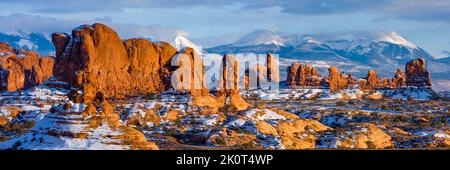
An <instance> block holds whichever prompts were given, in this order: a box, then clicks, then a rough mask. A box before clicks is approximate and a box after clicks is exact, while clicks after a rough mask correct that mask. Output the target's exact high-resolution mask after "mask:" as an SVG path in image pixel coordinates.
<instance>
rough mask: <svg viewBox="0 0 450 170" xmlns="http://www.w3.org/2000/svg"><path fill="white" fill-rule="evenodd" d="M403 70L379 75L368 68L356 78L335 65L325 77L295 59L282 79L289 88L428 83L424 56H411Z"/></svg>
mask: <svg viewBox="0 0 450 170" xmlns="http://www.w3.org/2000/svg"><path fill="white" fill-rule="evenodd" d="M405 70H406V73H405V72H403V71H402V70H401V69H400V68H398V69H397V72H396V73H395V76H394V77H393V78H380V77H378V75H377V73H376V72H375V70H369V71H368V73H367V76H366V77H365V78H362V79H359V80H356V79H354V78H353V77H352V75H351V74H349V75H347V74H346V73H345V72H342V73H340V72H339V70H338V68H337V67H336V66H331V67H330V68H329V69H328V72H329V75H328V77H324V78H323V77H321V76H320V74H317V70H316V69H315V68H312V67H311V66H310V65H308V64H305V65H303V64H302V63H300V62H295V63H293V64H292V65H291V66H289V67H288V68H287V73H288V74H287V77H286V83H287V85H288V86H289V87H291V88H299V87H312V88H317V87H320V86H325V87H328V88H329V89H330V91H332V92H336V91H339V90H342V89H345V88H348V87H350V86H353V85H359V87H360V88H361V89H365V90H371V89H397V88H402V87H407V86H415V87H425V88H429V87H431V78H430V71H429V70H428V69H427V68H426V67H425V59H424V58H419V59H414V60H411V61H410V62H408V63H406V65H405Z"/></svg>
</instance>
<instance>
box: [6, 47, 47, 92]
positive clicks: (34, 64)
mask: <svg viewBox="0 0 450 170" xmlns="http://www.w3.org/2000/svg"><path fill="white" fill-rule="evenodd" d="M0 63H1V64H0V84H1V85H0V91H17V90H21V89H24V88H30V87H33V86H35V85H37V84H40V83H43V82H44V81H46V80H48V79H49V78H50V77H51V76H52V74H53V65H54V58H53V57H39V55H38V54H37V53H34V52H31V51H25V50H16V49H13V48H12V47H11V46H9V45H8V44H6V43H0Z"/></svg>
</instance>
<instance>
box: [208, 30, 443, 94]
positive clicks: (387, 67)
mask: <svg viewBox="0 0 450 170" xmlns="http://www.w3.org/2000/svg"><path fill="white" fill-rule="evenodd" d="M206 51H207V52H209V53H219V54H224V53H257V54H261V53H274V54H279V56H280V63H281V66H280V67H281V69H282V70H283V69H286V68H287V66H289V65H290V64H291V63H293V62H296V61H301V62H304V63H307V64H311V65H312V66H313V67H316V68H318V71H319V73H321V74H327V73H328V71H327V69H328V68H329V67H330V66H332V65H335V66H338V68H340V69H342V70H341V71H346V72H348V73H351V74H352V75H354V76H357V77H365V76H366V75H367V71H368V70H369V69H375V70H377V73H378V74H379V75H380V76H382V77H389V76H392V75H393V73H395V71H396V69H397V68H401V69H404V68H403V67H404V64H405V63H406V62H408V61H409V60H412V59H415V58H425V59H426V61H427V67H429V68H430V71H431V73H432V74H431V76H432V78H433V80H436V81H434V82H435V83H437V87H439V88H444V89H445V90H449V89H450V85H448V84H446V83H448V81H442V80H449V79H450V74H449V73H450V58H443V59H436V58H435V57H433V56H432V55H431V54H430V53H428V52H427V51H426V50H424V49H422V48H421V47H419V46H417V45H415V44H414V43H412V42H410V41H408V40H407V39H406V38H404V37H402V36H400V35H399V34H398V33H396V32H393V31H391V32H379V31H378V32H375V31H374V32H348V33H316V34H293V35H285V34H283V33H279V32H273V31H269V30H256V31H254V32H251V33H249V34H247V35H245V36H243V37H242V38H241V39H239V40H237V41H235V42H234V43H232V44H227V45H220V46H216V47H212V48H208V49H206ZM281 73H282V78H284V77H285V75H284V74H286V73H284V72H281ZM441 82H442V83H444V84H442V83H441ZM439 83H441V84H439Z"/></svg>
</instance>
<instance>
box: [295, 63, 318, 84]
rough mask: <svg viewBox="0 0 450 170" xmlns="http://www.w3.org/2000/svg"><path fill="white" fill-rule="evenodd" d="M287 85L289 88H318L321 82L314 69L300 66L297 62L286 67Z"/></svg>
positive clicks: (309, 66)
mask: <svg viewBox="0 0 450 170" xmlns="http://www.w3.org/2000/svg"><path fill="white" fill-rule="evenodd" d="M287 70H288V74H287V83H288V85H289V86H290V87H319V86H320V82H321V80H322V78H321V76H320V75H319V74H318V73H317V70H316V69H315V68H312V67H311V65H309V64H306V65H302V64H301V63H299V62H295V63H293V64H292V65H291V66H289V67H288V69H287Z"/></svg>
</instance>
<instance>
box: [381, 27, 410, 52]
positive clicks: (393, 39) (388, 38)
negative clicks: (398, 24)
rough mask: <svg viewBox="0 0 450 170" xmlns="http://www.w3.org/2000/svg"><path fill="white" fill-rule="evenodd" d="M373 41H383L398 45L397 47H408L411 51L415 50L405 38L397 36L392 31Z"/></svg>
mask: <svg viewBox="0 0 450 170" xmlns="http://www.w3.org/2000/svg"><path fill="white" fill-rule="evenodd" d="M375 41H384V42H388V43H392V44H398V45H402V46H405V47H408V48H411V49H416V48H417V46H416V45H414V44H413V43H412V42H410V41H408V40H406V39H405V38H403V37H402V36H400V35H398V34H397V33H396V32H394V31H392V32H390V33H388V34H386V35H383V36H381V37H378V38H377V39H375Z"/></svg>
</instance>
